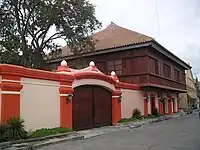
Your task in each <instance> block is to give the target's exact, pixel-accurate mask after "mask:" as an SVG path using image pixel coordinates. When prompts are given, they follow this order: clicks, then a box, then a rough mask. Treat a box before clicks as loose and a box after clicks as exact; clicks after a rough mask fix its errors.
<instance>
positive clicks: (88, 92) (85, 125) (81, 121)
mask: <svg viewBox="0 0 200 150" xmlns="http://www.w3.org/2000/svg"><path fill="white" fill-rule="evenodd" d="M92 90H93V89H92V87H91V86H80V87H77V88H75V90H74V96H73V101H72V120H73V129H74V130H81V129H89V128H93V96H92Z"/></svg>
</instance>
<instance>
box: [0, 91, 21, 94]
mask: <svg viewBox="0 0 200 150" xmlns="http://www.w3.org/2000/svg"><path fill="white" fill-rule="evenodd" d="M0 93H1V94H13V95H18V94H20V93H21V92H16V91H1V92H0Z"/></svg>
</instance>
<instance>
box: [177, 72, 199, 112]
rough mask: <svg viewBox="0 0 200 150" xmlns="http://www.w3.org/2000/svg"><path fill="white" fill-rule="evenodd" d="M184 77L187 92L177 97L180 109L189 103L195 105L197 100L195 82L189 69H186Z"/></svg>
mask: <svg viewBox="0 0 200 150" xmlns="http://www.w3.org/2000/svg"><path fill="white" fill-rule="evenodd" d="M185 79H186V89H187V93H181V94H180V95H179V98H180V99H181V101H180V108H182V109H185V108H188V106H191V105H196V104H197V102H198V97H197V89H196V83H195V80H194V78H193V74H192V70H191V69H189V70H186V74H185Z"/></svg>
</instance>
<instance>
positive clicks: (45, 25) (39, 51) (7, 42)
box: [0, 0, 101, 68]
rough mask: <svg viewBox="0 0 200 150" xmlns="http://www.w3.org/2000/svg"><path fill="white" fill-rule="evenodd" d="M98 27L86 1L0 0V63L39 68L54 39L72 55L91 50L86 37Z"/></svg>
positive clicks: (53, 43) (90, 39)
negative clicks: (65, 45)
mask: <svg viewBox="0 0 200 150" xmlns="http://www.w3.org/2000/svg"><path fill="white" fill-rule="evenodd" d="M100 26H101V24H100V22H99V21H98V20H97V19H96V17H95V7H94V5H92V4H91V3H89V1H88V0H67V1H66V0H53V1H52V0H27V1H25V0H24V1H21V0H1V2H0V39H1V40H0V56H1V57H0V63H12V64H20V65H23V66H26V67H31V68H42V67H43V66H44V65H45V58H46V53H45V51H50V52H51V51H55V50H56V49H57V48H58V47H60V45H58V44H57V42H55V40H56V39H61V40H65V41H66V43H67V45H68V46H69V47H71V48H72V51H73V52H74V53H75V54H80V53H82V52H85V51H91V50H93V49H94V41H93V40H92V38H89V37H91V36H90V35H91V34H92V33H93V32H94V31H95V30H96V29H98V28H100ZM54 54H55V53H54ZM56 54H57V53H56ZM59 54H60V53H59ZM59 54H58V55H59Z"/></svg>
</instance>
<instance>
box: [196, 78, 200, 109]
mask: <svg viewBox="0 0 200 150" xmlns="http://www.w3.org/2000/svg"><path fill="white" fill-rule="evenodd" d="M195 83H196V89H197V97H198V101H197V108H200V82H199V80H198V78H196V81H195Z"/></svg>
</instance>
